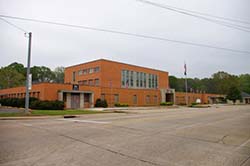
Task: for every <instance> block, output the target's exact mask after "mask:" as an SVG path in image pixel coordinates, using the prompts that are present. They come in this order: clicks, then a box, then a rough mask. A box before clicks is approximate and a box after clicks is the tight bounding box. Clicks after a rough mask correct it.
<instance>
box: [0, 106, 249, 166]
mask: <svg viewBox="0 0 250 166" xmlns="http://www.w3.org/2000/svg"><path fill="white" fill-rule="evenodd" d="M0 165H1V166H57V165H58V166H78V165H79V166H135V165H139V166H150V165H162V166H222V165H225V166H250V105H248V106H216V107H215V106H214V107H212V108H203V109H197V108H196V109H194V108H193V109H192V108H180V109H170V110H169V109H168V110H166V109H155V110H133V111H131V113H129V114H125V113H120V114H96V115H84V116H81V117H79V118H76V119H75V118H74V119H62V118H53V119H51V118H50V119H35V120H33V119H31V120H1V121H0Z"/></svg>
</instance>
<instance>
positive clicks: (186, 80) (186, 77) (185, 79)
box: [185, 75, 188, 106]
mask: <svg viewBox="0 0 250 166" xmlns="http://www.w3.org/2000/svg"><path fill="white" fill-rule="evenodd" d="M185 88H186V105H187V106H188V96H187V75H186V78H185Z"/></svg>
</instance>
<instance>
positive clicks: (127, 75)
mask: <svg viewBox="0 0 250 166" xmlns="http://www.w3.org/2000/svg"><path fill="white" fill-rule="evenodd" d="M126 87H129V71H128V70H126Z"/></svg>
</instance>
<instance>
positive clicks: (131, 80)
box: [130, 71, 134, 87]
mask: <svg viewBox="0 0 250 166" xmlns="http://www.w3.org/2000/svg"><path fill="white" fill-rule="evenodd" d="M130 86H131V87H133V86H134V72H133V71H130Z"/></svg>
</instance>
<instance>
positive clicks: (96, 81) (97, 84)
mask: <svg viewBox="0 0 250 166" xmlns="http://www.w3.org/2000/svg"><path fill="white" fill-rule="evenodd" d="M99 84H100V81H99V79H98V78H96V79H95V86H99Z"/></svg>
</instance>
